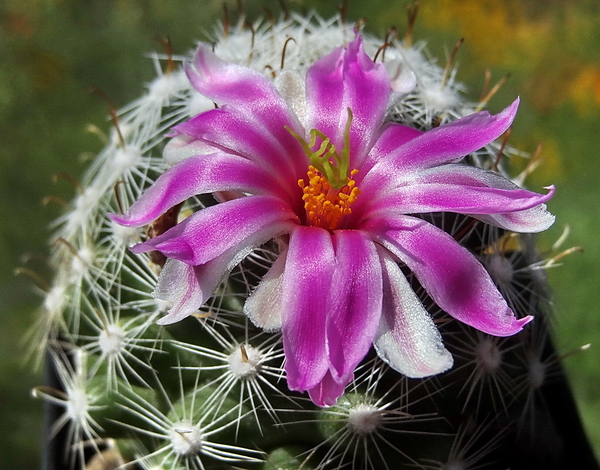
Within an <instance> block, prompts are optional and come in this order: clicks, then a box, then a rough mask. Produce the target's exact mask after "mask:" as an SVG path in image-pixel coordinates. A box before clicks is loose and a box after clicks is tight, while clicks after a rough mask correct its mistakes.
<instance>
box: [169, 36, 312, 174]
mask: <svg viewBox="0 0 600 470" xmlns="http://www.w3.org/2000/svg"><path fill="white" fill-rule="evenodd" d="M186 72H187V74H188V78H189V79H190V81H191V83H192V85H193V86H194V88H196V90H198V91H199V92H200V93H202V94H203V95H204V96H206V97H208V98H210V99H212V100H214V101H215V102H216V103H218V104H219V106H222V107H223V109H221V110H213V111H209V112H206V113H203V114H201V115H200V116H198V117H196V118H194V119H192V120H191V121H188V122H189V124H188V123H184V124H183V125H181V126H178V127H177V128H176V129H177V130H178V131H179V132H182V130H183V129H190V128H192V127H194V126H195V127H196V132H198V131H200V128H202V127H203V129H202V133H201V134H200V135H201V136H202V138H203V139H205V140H207V141H210V142H214V143H216V144H218V145H221V146H226V147H227V148H231V149H237V150H243V144H244V142H245V141H246V140H248V139H249V140H250V141H251V142H252V148H253V149H254V152H255V151H256V150H257V149H259V148H262V149H263V150H269V151H270V152H271V153H269V154H267V153H263V154H262V157H263V158H264V159H266V160H268V162H269V163H270V164H272V165H275V166H281V165H286V164H287V165H289V166H290V167H292V168H294V165H298V164H299V163H303V167H304V168H302V170H303V171H306V165H305V164H304V162H296V161H295V160H297V158H295V157H297V156H298V151H299V148H298V142H297V141H296V140H295V139H294V137H292V135H291V134H290V133H289V132H288V131H287V130H286V129H285V127H284V126H286V125H287V126H289V127H291V128H292V129H293V130H294V131H295V132H297V133H299V134H302V133H303V130H302V126H301V125H300V123H299V122H298V119H297V117H296V116H295V115H294V113H293V112H292V111H291V110H290V108H289V106H288V105H287V103H286V102H285V100H284V99H283V98H282V97H281V95H280V94H279V93H278V92H277V90H276V88H275V86H274V85H273V83H272V82H270V81H269V80H267V79H266V78H265V77H264V76H263V75H261V74H260V73H259V72H257V71H255V70H253V69H250V68H248V67H243V66H241V65H237V64H231V63H228V62H225V61H222V60H221V59H219V58H218V57H217V56H216V55H215V54H214V53H213V52H212V51H211V49H210V47H209V46H208V45H205V44H202V45H200V46H199V47H198V50H197V52H196V55H195V56H194V62H193V64H192V65H188V67H187V68H186ZM228 105H231V107H228ZM219 124H222V125H224V126H226V128H227V132H219V127H218V125H219ZM183 133H184V134H187V132H183ZM189 135H195V134H189ZM198 137H199V135H198ZM222 139H223V140H222ZM258 144H260V145H258ZM254 152H253V156H254V157H260V156H261V153H254ZM300 152H301V150H300ZM241 154H242V155H244V153H241ZM298 169H300V166H298ZM297 176H298V175H296V177H297Z"/></svg>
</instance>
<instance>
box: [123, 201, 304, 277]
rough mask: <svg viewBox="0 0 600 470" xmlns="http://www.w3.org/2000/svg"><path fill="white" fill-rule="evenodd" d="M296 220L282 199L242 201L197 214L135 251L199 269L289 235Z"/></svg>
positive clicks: (219, 205) (133, 249)
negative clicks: (226, 255) (236, 251)
mask: <svg viewBox="0 0 600 470" xmlns="http://www.w3.org/2000/svg"><path fill="white" fill-rule="evenodd" d="M296 220H297V216H296V214H295V213H294V212H293V211H291V210H290V209H289V207H288V206H287V205H286V204H284V203H283V202H282V201H281V200H280V199H278V198H275V197H272V196H248V197H242V198H239V199H233V200H231V201H227V202H223V203H221V204H217V205H214V206H210V207H207V208H206V209H202V210H200V211H198V212H195V213H194V214H192V215H191V216H189V217H188V218H187V219H185V220H183V221H182V222H180V223H179V224H177V225H176V226H175V227H173V228H172V229H170V230H167V231H166V232H165V233H163V234H162V235H159V236H157V237H155V238H152V239H149V240H147V241H145V242H144V243H140V244H139V245H136V246H134V247H133V248H132V249H131V250H132V251H133V252H134V253H143V252H146V251H151V250H158V251H160V252H161V253H162V254H164V255H165V256H166V257H167V258H175V259H178V260H180V261H183V262H185V263H188V264H193V265H199V264H204V263H207V262H208V261H210V260H212V259H213V258H215V257H217V256H219V255H221V254H222V253H223V252H225V251H226V250H228V249H230V248H232V247H235V246H237V247H238V248H239V249H242V247H244V246H246V247H255V246H258V245H260V244H262V243H264V242H266V241H267V240H269V239H271V238H273V237H276V236H278V235H281V234H283V233H287V232H289V231H290V230H291V229H292V228H293V227H294V226H295V222H294V221H296Z"/></svg>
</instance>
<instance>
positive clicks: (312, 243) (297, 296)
mask: <svg viewBox="0 0 600 470" xmlns="http://www.w3.org/2000/svg"><path fill="white" fill-rule="evenodd" d="M334 269H335V254H334V250H333V244H332V241H331V235H330V234H329V232H328V231H327V230H324V229H322V228H318V227H305V226H298V227H296V228H295V229H294V230H293V231H292V233H291V235H290V244H289V249H288V254H287V261H286V264H285V272H284V276H283V293H282V302H281V303H282V327H281V331H282V337H283V349H284V352H285V357H286V363H285V369H286V372H287V381H288V386H289V388H290V389H291V390H298V391H304V390H309V389H311V388H314V387H316V386H317V385H318V384H319V383H320V382H321V380H322V379H323V376H324V375H325V373H326V372H327V370H328V368H329V357H328V352H327V342H326V338H325V332H326V327H327V316H328V302H327V299H328V298H329V293H330V291H331V279H332V276H333V272H334Z"/></svg>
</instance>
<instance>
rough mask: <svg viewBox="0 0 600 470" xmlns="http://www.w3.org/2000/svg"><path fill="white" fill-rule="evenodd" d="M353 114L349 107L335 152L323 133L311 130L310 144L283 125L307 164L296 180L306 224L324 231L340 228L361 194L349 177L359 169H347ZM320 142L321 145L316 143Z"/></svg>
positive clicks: (334, 147) (348, 165)
mask: <svg viewBox="0 0 600 470" xmlns="http://www.w3.org/2000/svg"><path fill="white" fill-rule="evenodd" d="M351 124H352V111H351V110H350V108H348V120H347V121H346V128H345V129H344V148H343V149H342V151H341V153H338V151H337V148H336V146H335V145H334V144H332V143H331V139H330V138H329V137H327V136H326V135H325V134H323V132H321V131H319V130H317V129H312V130H311V131H310V143H309V142H306V141H305V140H304V139H303V138H302V137H300V136H299V135H298V134H296V133H295V132H294V131H293V130H292V129H290V128H289V127H287V126H286V129H287V130H288V132H289V133H290V134H292V135H293V136H294V137H295V138H296V140H297V141H298V142H300V145H302V148H303V149H304V153H305V154H306V156H307V157H308V159H309V161H310V165H309V167H308V171H307V173H306V175H307V178H306V180H304V179H299V180H298V186H300V187H301V188H302V192H303V195H302V200H303V201H304V209H305V211H306V218H307V222H308V223H309V225H312V226H315V227H321V228H324V229H326V230H335V229H336V228H338V227H339V226H340V222H341V219H342V217H343V216H345V215H348V214H351V213H352V209H351V208H350V206H351V205H352V204H353V203H354V201H356V199H357V198H358V196H359V195H360V190H359V189H358V188H357V187H356V181H354V180H353V179H352V178H351V177H352V176H354V175H356V173H358V170H356V169H354V170H352V171H350V172H349V171H348V170H349V169H350V125H351ZM317 139H319V141H320V144H318V143H317Z"/></svg>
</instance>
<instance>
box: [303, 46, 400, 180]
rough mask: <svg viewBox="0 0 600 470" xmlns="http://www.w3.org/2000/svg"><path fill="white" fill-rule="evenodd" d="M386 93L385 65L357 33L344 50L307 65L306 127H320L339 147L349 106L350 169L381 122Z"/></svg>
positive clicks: (356, 163)
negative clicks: (368, 51) (376, 60)
mask: <svg viewBox="0 0 600 470" xmlns="http://www.w3.org/2000/svg"><path fill="white" fill-rule="evenodd" d="M390 93H391V87H390V78H389V75H388V73H387V71H386V69H385V67H384V66H383V64H376V63H374V62H373V60H372V59H371V58H370V57H369V56H368V55H367V54H365V52H364V49H363V44H362V37H361V36H360V35H358V36H357V37H356V39H354V41H352V42H351V43H350V44H348V48H347V49H346V50H344V49H343V48H338V49H336V50H334V51H333V52H332V53H331V54H329V55H327V56H325V57H323V58H322V59H320V60H319V61H317V62H315V63H314V64H313V65H312V66H311V67H310V68H309V69H308V72H307V74H306V97H307V126H306V127H307V130H309V129H318V130H320V131H321V132H323V133H324V134H325V135H326V136H327V137H329V138H331V140H332V142H333V143H334V144H335V145H336V147H337V148H338V149H342V148H343V146H344V130H345V127H346V122H347V120H348V111H347V108H350V109H351V110H352V114H353V120H352V126H351V127H350V149H351V151H350V155H351V169H353V168H358V167H360V165H361V163H362V160H363V159H364V158H365V156H366V154H367V152H368V150H369V148H370V147H371V145H372V139H373V136H375V135H376V131H377V129H378V128H379V127H380V126H381V124H382V122H383V117H384V114H385V111H386V108H387V104H388V100H389V96H390Z"/></svg>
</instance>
